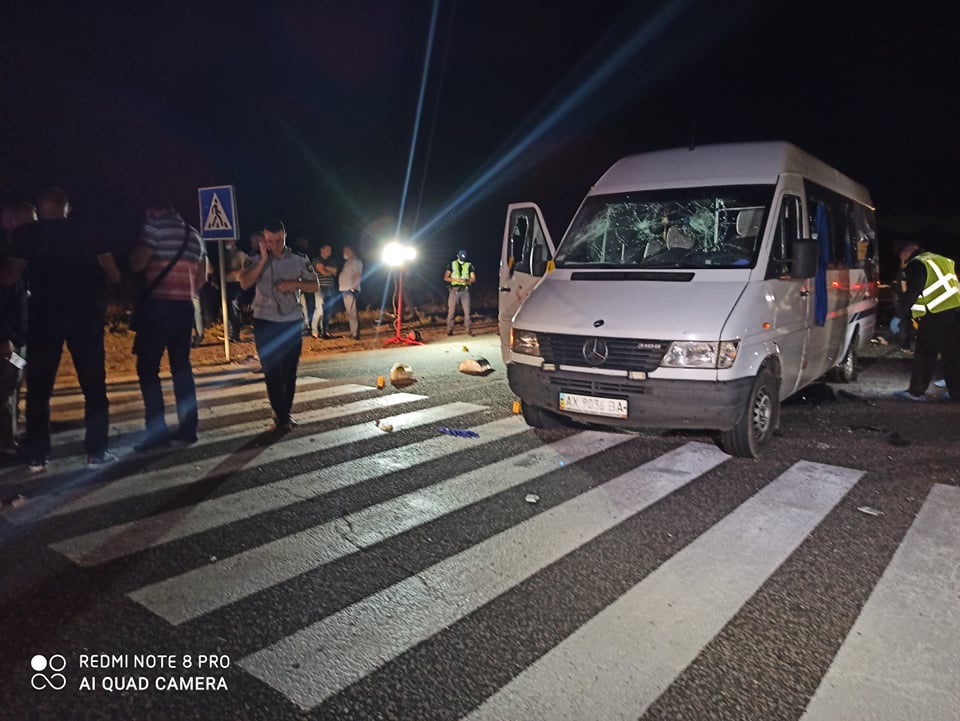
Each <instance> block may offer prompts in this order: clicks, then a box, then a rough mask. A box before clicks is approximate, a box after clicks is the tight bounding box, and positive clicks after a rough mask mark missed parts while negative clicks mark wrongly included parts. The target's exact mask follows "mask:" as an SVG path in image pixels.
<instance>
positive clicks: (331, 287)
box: [311, 243, 337, 338]
mask: <svg viewBox="0 0 960 721" xmlns="http://www.w3.org/2000/svg"><path fill="white" fill-rule="evenodd" d="M332 256H333V248H331V247H330V244H329V243H324V244H323V245H321V246H320V255H318V256H317V257H316V258H314V260H313V269H314V270H315V271H316V273H317V282H318V283H319V284H320V292H319V294H318V298H317V300H318V301H319V302H318V303H317V309H316V311H314V314H313V323H312V326H311V327H312V330H313V337H314V338H333V336H332V335H330V317H331V316H332V315H333V304H334V302H335V301H336V295H337V286H336V282H337V264H336V262H334V260H333V257H332ZM318 324H319V332H318V330H317V326H318Z"/></svg>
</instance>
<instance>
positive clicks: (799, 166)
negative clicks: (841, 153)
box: [588, 142, 872, 207]
mask: <svg viewBox="0 0 960 721" xmlns="http://www.w3.org/2000/svg"><path fill="white" fill-rule="evenodd" d="M781 173H796V174H798V175H801V176H803V177H805V178H809V179H810V180H812V181H813V182H814V183H817V184H819V185H822V186H824V187H826V188H829V189H830V190H834V191H836V192H837V193H840V194H841V195H845V196H847V197H849V198H852V199H854V200H856V201H858V202H860V203H863V204H864V205H867V206H871V207H872V203H871V202H870V194H869V193H868V192H867V189H866V188H864V187H863V186H862V185H860V184H859V183H857V182H855V181H853V180H851V179H850V178H848V177H847V176H846V175H844V174H843V173H841V172H840V171H838V170H836V169H834V168H831V167H830V166H829V165H827V164H826V163H824V162H822V161H820V160H817V159H816V158H814V157H813V156H812V155H810V154H809V153H806V152H804V151H803V150H801V149H800V148H798V147H797V146H795V145H792V144H791V143H785V142H762V143H730V144H725V145H703V146H698V147H694V148H692V149H691V148H676V149H672V150H657V151H654V152H650V153H641V154H639V155H630V156H628V157H626V158H623V159H621V160H618V161H617V162H616V163H614V164H613V166H611V168H610V169H609V170H608V171H607V172H606V173H604V174H603V175H602V176H601V178H600V180H598V181H597V182H596V184H594V186H593V187H592V188H591V189H590V192H589V193H588V195H606V194H608V193H627V192H632V191H638V190H658V189H662V188H695V187H710V186H714V185H773V184H775V183H776V182H777V178H778V177H779V176H780V174H781Z"/></svg>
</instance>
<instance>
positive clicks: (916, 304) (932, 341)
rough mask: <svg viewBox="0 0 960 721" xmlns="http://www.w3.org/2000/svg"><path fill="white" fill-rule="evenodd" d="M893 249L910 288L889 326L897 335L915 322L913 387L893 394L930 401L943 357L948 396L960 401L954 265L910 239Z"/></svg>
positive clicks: (958, 286)
mask: <svg viewBox="0 0 960 721" xmlns="http://www.w3.org/2000/svg"><path fill="white" fill-rule="evenodd" d="M894 252H896V253H897V255H899V256H900V263H901V264H902V265H903V268H904V276H905V278H906V283H907V288H906V290H905V291H904V295H903V304H902V306H900V307H899V308H898V309H897V315H896V316H895V317H894V319H893V320H892V321H891V323H890V330H891V331H893V332H894V333H898V332H899V331H900V327H901V325H902V324H903V323H910V322H912V320H916V321H917V347H916V350H915V351H914V355H913V369H912V371H911V373H910V387H909V388H908V389H907V390H903V391H896V392H895V393H894V395H895V396H897V397H898V398H906V399H908V400H913V401H922V400H926V398H927V396H926V391H927V387H928V386H929V385H930V381H931V380H932V379H933V372H934V369H935V368H936V365H937V356H938V355H939V356H940V357H941V359H942V362H943V377H944V380H945V381H946V386H947V393H948V397H949V398H950V399H952V400H955V401H960V283H958V282H957V272H956V268H955V267H954V263H953V261H952V260H950V258H946V257H944V256H942V255H937V254H936V253H929V252H927V251H924V250H923V249H922V248H920V246H919V245H917V243H915V242H913V241H911V240H899V241H897V242H896V243H895V244H894Z"/></svg>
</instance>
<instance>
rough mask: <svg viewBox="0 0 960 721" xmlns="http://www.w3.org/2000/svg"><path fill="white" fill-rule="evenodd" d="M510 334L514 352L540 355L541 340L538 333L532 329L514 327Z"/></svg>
mask: <svg viewBox="0 0 960 721" xmlns="http://www.w3.org/2000/svg"><path fill="white" fill-rule="evenodd" d="M510 336H511V340H510V348H511V349H512V350H513V352H514V353H522V354H523V355H532V356H537V357H538V358H539V357H540V341H539V340H537V334H536V333H534V332H533V331H532V330H519V329H517V328H513V329H512V330H511V331H510Z"/></svg>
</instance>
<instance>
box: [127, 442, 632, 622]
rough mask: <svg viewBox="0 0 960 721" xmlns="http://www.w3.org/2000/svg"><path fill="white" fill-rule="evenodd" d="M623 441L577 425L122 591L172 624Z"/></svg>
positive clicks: (404, 465) (216, 607) (260, 589)
mask: <svg viewBox="0 0 960 721" xmlns="http://www.w3.org/2000/svg"><path fill="white" fill-rule="evenodd" d="M628 440H630V436H628V435H626V434H613V433H600V432H597V431H584V432H582V433H578V434H576V435H574V436H570V437H567V438H564V439H562V440H559V441H555V442H554V443H551V444H550V445H547V446H542V447H540V448H538V449H536V450H535V451H529V452H527V453H522V454H520V455H519V456H515V457H510V458H506V459H504V460H502V461H498V462H496V463H493V464H491V465H488V466H484V467H482V468H479V469H476V470H474V471H470V472H468V473H464V474H461V475H459V476H456V477H453V478H449V479H446V480H444V481H441V482H439V483H436V484H434V485H431V486H427V487H426V488H422V489H420V490H417V491H413V492H411V493H407V494H405V495H403V496H399V497H397V498H393V499H390V500H388V501H384V502H382V503H378V504H376V505H374V506H370V507H368V508H365V509H363V510H361V511H358V512H357V513H352V514H350V515H348V516H345V517H343V518H339V519H336V520H334V521H330V522H328V523H323V524H321V525H319V526H315V527H313V528H308V529H306V530H304V531H301V532H299V533H295V534H293V535H290V536H286V537H284V538H280V539H277V540H275V541H272V542H270V543H266V544H264V545H262V546H258V547H257V548H253V549H250V550H249V551H244V552H242V553H239V554H237V555H235V556H230V557H228V558H225V559H222V560H219V561H217V563H216V564H211V565H209V566H203V567H201V568H197V569H195V570H193V571H188V572H186V573H184V574H181V575H179V576H175V577H173V578H170V579H167V580H165V581H161V582H159V583H156V584H153V585H151V586H146V587H144V588H141V589H139V590H136V591H133V592H132V593H130V594H128V595H129V596H130V598H132V599H133V600H134V601H137V602H138V603H140V604H142V605H144V606H146V607H147V608H149V609H150V610H151V611H153V612H154V613H156V614H158V615H159V616H162V617H163V618H165V619H167V620H168V621H169V622H170V623H172V624H180V623H183V622H185V621H189V620H190V619H193V618H197V617H199V616H202V615H203V614H205V613H209V612H210V611H214V610H216V609H218V608H220V607H222V606H225V605H226V604H228V603H231V602H234V601H238V600H240V599H242V598H245V597H246V596H249V595H250V594H252V593H256V592H258V591H262V590H264V589H267V588H270V587H271V586H274V585H276V584H278V583H282V582H284V581H288V580H290V579H291V578H295V577H296V576H299V575H301V574H303V573H307V572H308V571H311V570H313V569H315V568H317V567H318V566H321V565H323V564H326V563H330V562H331V561H335V560H336V559H338V558H342V557H343V556H346V555H349V554H350V553H353V552H355V551H357V550H360V549H362V548H364V547H365V546H368V545H371V544H374V543H377V542H378V541H382V540H384V539H386V538H389V537H391V536H394V535H396V534H399V533H402V532H403V531H406V530H409V529H411V528H415V527H416V526H419V525H422V524H425V523H428V522H429V521H432V520H435V519H436V518H439V517H440V516H443V515H445V514H447V513H451V512H452V511H455V510H457V509H459V508H464V507H465V506H468V505H470V504H473V503H476V502H478V501H480V500H483V499H484V498H488V497H490V496H493V495H495V494H497V493H500V492H502V491H505V490H508V489H510V488H513V487H515V486H518V485H520V484H522V483H525V482H527V481H529V480H531V479H533V478H537V477H538V476H542V475H544V474H546V473H549V472H551V471H554V470H556V469H557V468H559V467H560V466H561V464H569V463H573V462H575V461H578V460H580V459H583V458H587V457H589V456H592V455H594V454H596V453H600V452H601V451H604V450H606V449H608V448H612V447H614V446H617V445H620V444H621V443H624V442H626V441H628ZM403 467H408V464H407V463H404V464H403ZM394 470H397V469H394ZM381 610H382V609H381Z"/></svg>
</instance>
